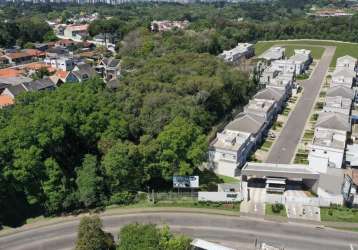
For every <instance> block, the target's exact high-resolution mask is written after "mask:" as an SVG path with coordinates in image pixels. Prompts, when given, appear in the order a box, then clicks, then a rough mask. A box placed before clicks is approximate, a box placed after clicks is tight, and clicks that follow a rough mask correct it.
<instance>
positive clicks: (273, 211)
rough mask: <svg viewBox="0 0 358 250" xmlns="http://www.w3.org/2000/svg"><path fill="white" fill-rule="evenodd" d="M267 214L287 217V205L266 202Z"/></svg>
mask: <svg viewBox="0 0 358 250" xmlns="http://www.w3.org/2000/svg"><path fill="white" fill-rule="evenodd" d="M266 215H274V216H283V217H287V213H286V209H285V206H284V205H282V204H266Z"/></svg>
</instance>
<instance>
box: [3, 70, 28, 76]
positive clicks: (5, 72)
mask: <svg viewBox="0 0 358 250" xmlns="http://www.w3.org/2000/svg"><path fill="white" fill-rule="evenodd" d="M23 73H24V71H23V70H21V69H14V68H5V69H0V77H15V76H21V75H22V74H23Z"/></svg>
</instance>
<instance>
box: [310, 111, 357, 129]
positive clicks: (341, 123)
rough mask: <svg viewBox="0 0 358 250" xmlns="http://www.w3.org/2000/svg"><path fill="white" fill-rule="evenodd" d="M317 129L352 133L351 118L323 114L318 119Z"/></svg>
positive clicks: (329, 113)
mask: <svg viewBox="0 0 358 250" xmlns="http://www.w3.org/2000/svg"><path fill="white" fill-rule="evenodd" d="M317 127H321V128H326V129H334V130H341V131H351V122H350V117H349V116H348V115H344V114H340V113H333V112H322V113H320V115H319V117H318V120H317V123H316V128H317Z"/></svg>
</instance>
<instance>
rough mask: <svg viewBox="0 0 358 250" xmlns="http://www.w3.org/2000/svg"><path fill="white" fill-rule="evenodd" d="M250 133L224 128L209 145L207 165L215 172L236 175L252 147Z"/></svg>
mask: <svg viewBox="0 0 358 250" xmlns="http://www.w3.org/2000/svg"><path fill="white" fill-rule="evenodd" d="M250 136H251V135H250V134H248V133H243V132H240V131H233V130H228V129H225V130H224V131H223V132H221V133H217V135H216V138H215V140H214V141H213V142H212V143H211V144H210V146H209V167H210V168H211V169H212V170H213V171H214V172H216V173H217V174H221V175H226V176H236V175H237V171H238V170H239V167H240V166H241V165H242V164H244V163H245V162H246V158H247V157H248V156H249V153H250V151H251V148H252V145H253V144H252V142H251V140H250Z"/></svg>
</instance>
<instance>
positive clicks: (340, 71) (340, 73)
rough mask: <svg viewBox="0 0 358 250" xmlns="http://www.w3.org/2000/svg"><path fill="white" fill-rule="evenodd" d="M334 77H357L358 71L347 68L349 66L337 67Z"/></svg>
mask: <svg viewBox="0 0 358 250" xmlns="http://www.w3.org/2000/svg"><path fill="white" fill-rule="evenodd" d="M332 76H333V77H337V76H343V77H352V78H353V77H356V76H357V73H355V72H354V71H352V70H350V69H347V68H339V69H336V70H335V71H334V72H333V74H332Z"/></svg>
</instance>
